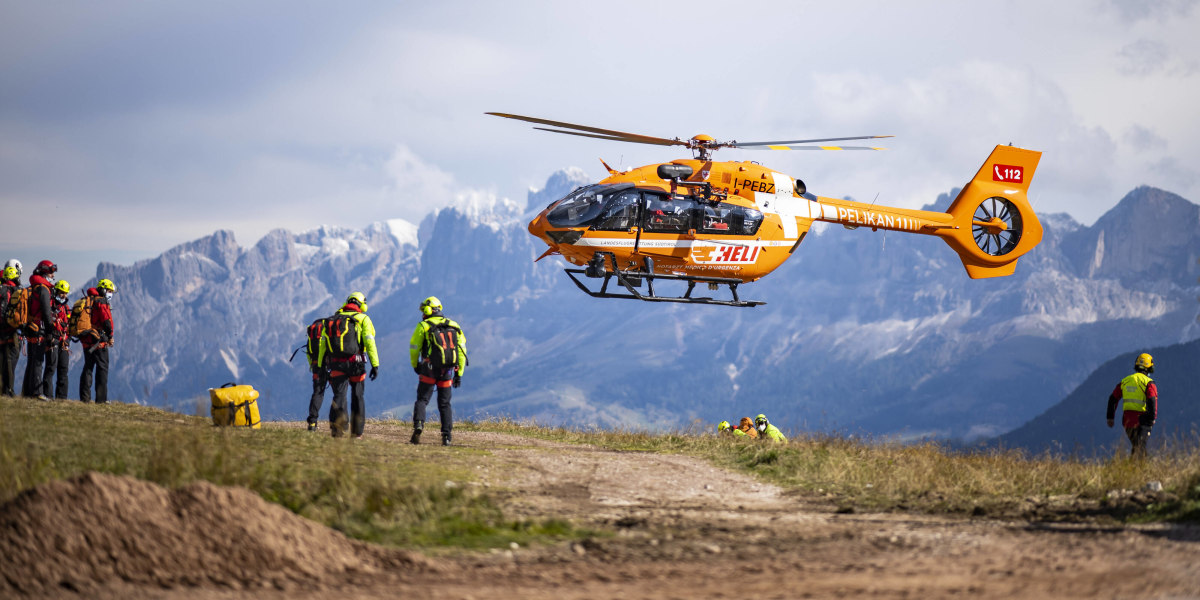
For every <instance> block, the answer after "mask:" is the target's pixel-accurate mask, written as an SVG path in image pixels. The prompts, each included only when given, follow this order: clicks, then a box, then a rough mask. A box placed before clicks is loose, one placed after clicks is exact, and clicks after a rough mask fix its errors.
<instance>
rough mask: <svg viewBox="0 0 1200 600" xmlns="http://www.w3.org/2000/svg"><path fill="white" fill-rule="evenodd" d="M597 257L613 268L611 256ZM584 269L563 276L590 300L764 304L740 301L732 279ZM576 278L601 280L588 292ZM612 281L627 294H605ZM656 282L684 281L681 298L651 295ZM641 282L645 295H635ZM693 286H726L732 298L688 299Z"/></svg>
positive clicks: (593, 266) (734, 280) (725, 304)
mask: <svg viewBox="0 0 1200 600" xmlns="http://www.w3.org/2000/svg"><path fill="white" fill-rule="evenodd" d="M597 254H604V255H608V256H607V257H606V258H610V259H611V260H612V263H613V264H614V266H615V263H616V260H615V257H612V255H611V254H609V253H607V252H605V253H597ZM588 267H589V268H587V269H563V270H564V271H565V272H566V273H567V276H568V277H570V278H571V281H574V282H575V285H576V286H578V287H579V289H581V290H583V292H584V293H585V294H587V295H589V296H591V297H593V298H625V299H628V300H645V301H646V302H678V303H682V304H716V305H719V306H758V305H760V304H766V302H762V301H759V300H742V299H741V298H739V297H738V291H737V286H738V284H741V283H744V282H743V281H742V280H741V279H734V278H732V277H696V276H691V275H662V274H651V273H649V272H647V271H621V270H618V269H613V270H607V269H604V265H603V264H602V263H601V264H589V265H588ZM597 267H599V268H597ZM577 275H584V276H586V277H590V278H593V279H599V278H603V279H604V281H603V282H602V283H601V284H600V289H599V290H598V291H592V290H591V289H589V288H588V287H587V286H586V285H584V283H583V282H582V281H580V280H579V278H578V277H577ZM614 279H615V280H616V282H617V285H620V286H621V287H623V288H625V290H626V291H628V292H629V293H628V294H623V293H614V292H610V291H608V286H609V283H611V282H612V280H614ZM659 279H665V280H668V281H684V282H687V291H686V292H684V294H683V295H682V296H659V295H657V294H655V293H654V281H655V280H659ZM643 280H644V281H645V282H646V293H642V292H639V291H638V290H637V289H636V288H639V287H641V285H642V281H643ZM697 283H706V284H708V285H709V288H710V289H715V288H716V286H719V285H727V286H729V293H730V294H731V295H732V296H733V299H732V300H719V299H716V298H709V297H706V296H699V297H697V296H692V292H693V291H694V290H695V288H696V284H697Z"/></svg>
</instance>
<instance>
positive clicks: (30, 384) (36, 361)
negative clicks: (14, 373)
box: [21, 340, 46, 398]
mask: <svg viewBox="0 0 1200 600" xmlns="http://www.w3.org/2000/svg"><path fill="white" fill-rule="evenodd" d="M25 353H26V354H27V355H28V356H27V357H26V360H25V379H24V380H22V381H21V395H22V396H25V397H26V398H35V397H37V395H38V394H41V393H42V369H43V368H44V367H45V364H46V342H45V340H39V341H30V342H29V343H28V344H25Z"/></svg>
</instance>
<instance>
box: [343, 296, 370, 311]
mask: <svg viewBox="0 0 1200 600" xmlns="http://www.w3.org/2000/svg"><path fill="white" fill-rule="evenodd" d="M351 302H353V303H355V304H357V305H358V307H359V308H361V309H362V311H363V312H367V297H366V296H364V295H363V293H362V292H351V293H350V295H349V296H347V297H346V304H350V303H351Z"/></svg>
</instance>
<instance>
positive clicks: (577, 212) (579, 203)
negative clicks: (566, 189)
mask: <svg viewBox="0 0 1200 600" xmlns="http://www.w3.org/2000/svg"><path fill="white" fill-rule="evenodd" d="M632 187H633V185H632V184H628V183H625V184H617V185H610V184H603V185H602V184H596V185H589V186H586V187H581V188H579V189H577V190H575V191H574V192H571V193H570V194H567V197H565V198H563V199H562V200H559V201H558V203H557V204H555V205H554V208H552V209H551V210H550V213H549V214H547V215H546V220H547V221H549V223H550V225H551V226H554V227H585V226H587V225H591V224H592V221H595V220H596V219H597V218H598V217H600V214H601V212H603V211H604V204H605V202H606V201H608V200H609V199H610V198H613V197H615V196H617V195H619V194H620V193H621V192H623V191H625V190H628V189H630V188H632Z"/></svg>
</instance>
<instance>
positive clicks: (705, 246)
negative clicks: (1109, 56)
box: [485, 112, 1042, 307]
mask: <svg viewBox="0 0 1200 600" xmlns="http://www.w3.org/2000/svg"><path fill="white" fill-rule="evenodd" d="M485 114H488V115H492V116H497V117H504V118H507V119H516V120H519V121H526V122H529V123H534V124H537V125H545V126H546V127H534V129H538V130H541V131H549V132H552V133H562V134H567V135H575V136H582V137H589V138H596V139H601V140H609V141H619V142H630V143H636V144H651V145H657V146H682V147H684V148H687V149H689V150H691V151H692V158H691V159H677V160H672V161H671V162H667V163H660V164H651V165H646V166H642V167H636V168H631V169H627V170H624V171H618V170H616V169H613V168H612V167H610V166H609V165H608V163H606V162H604V160H603V159H602V160H601V161H600V162H601V164H603V165H604V168H605V169H607V170H608V174H609V175H608V177H606V178H604V179H603V180H601V181H599V182H597V183H595V184H592V185H587V186H583V187H580V188H577V189H575V190H574V191H572V192H571V193H569V194H567V195H566V196H564V197H563V198H560V199H558V200H555V201H554V202H551V203H550V204H549V205H548V206H547V207H546V208H545V209H544V210H542V211H541V212H540V213H539V214H538V215H537V216H536V217H535V218H534V219H533V220H532V221H530V223H529V227H528V229H529V233H531V234H533V235H534V236H535V237H537V238H539V239H540V240H542V241H543V242H545V243H546V245H547V246H549V249H548V250H546V252H545V253H543V254H542V255H541V256H539V257H538V258H537V260H541V259H542V258H545V257H547V256H551V255H555V254H557V255H561V256H562V257H563V258H564V259H566V260H567V262H569V263H571V264H573V265H575V266H577V267H582V268H567V269H565V271H566V273H567V275H568V277H570V279H571V280H572V281H573V282H574V283H575V285H576V286H578V287H579V289H581V290H583V291H584V292H585V293H587V294H588V295H590V296H592V297H596V298H625V299H634V300H644V301H648V302H679V303H687V304H716V305H724V306H739V307H752V306H758V305H761V304H765V302H762V301H757V300H744V299H742V298H741V296H740V295H739V294H738V286H739V285H741V284H744V283H750V282H753V281H757V280H758V279H760V278H762V277H764V276H766V275H767V274H769V273H771V272H772V271H774V270H775V269H776V268H778V267H779V266H780V265H782V264H783V262H784V261H785V260H787V259H788V257H790V256H791V255H792V254H794V253H795V252H796V249H797V248H799V247H800V243H801V242H803V241H804V238H805V236H806V235H807V234H808V232H809V230H810V228H811V227H812V224H813V223H815V222H818V221H819V222H826V223H838V224H840V225H842V226H844V227H845V228H847V229H857V228H859V227H869V228H871V230H872V231H879V230H881V229H882V230H884V231H897V232H902V233H915V234H920V235H934V236H938V237H940V238H942V239H943V240H945V242H946V243H947V244H948V245H949V246H950V248H951V249H952V250H954V252H956V253H957V254H958V256H959V258H960V259H961V261H962V263H963V266H964V267H965V268H966V271H967V276H968V277H970V278H972V279H983V278H989V277H1003V276H1006V275H1011V274H1012V273H1013V272H1014V270H1015V268H1016V264H1017V259H1018V258H1020V257H1021V256H1023V255H1024V254H1026V253H1027V252H1029V251H1030V250H1032V249H1033V248H1034V247H1035V246H1037V245H1038V243H1040V242H1041V240H1042V226H1041V223H1040V222H1039V221H1038V218H1037V215H1036V214H1035V213H1034V212H1033V208H1032V207H1031V206H1030V204H1029V201H1028V199H1027V198H1026V192H1027V191H1028V189H1029V183H1030V181H1031V180H1032V179H1033V174H1034V171H1035V170H1036V169H1037V165H1038V161H1039V160H1040V159H1041V155H1042V153H1041V152H1038V151H1034V150H1026V149H1023V148H1017V147H1014V146H1012V145H1007V146H1004V145H998V146H996V147H995V149H994V150H992V153H991V155H989V156H988V158H987V160H986V161H984V163H983V165H982V166H981V167H980V169H979V171H978V172H977V173H976V174H975V176H974V177H973V178H972V179H971V180H970V181H968V182H967V184H966V185H965V186H964V187H963V188H962V190H961V191H960V192H959V194H958V196H957V197H956V198H955V199H954V201H953V202H951V203H950V206H949V208H948V209H947V211H946V212H944V213H939V212H933V211H924V210H913V209H904V208H895V207H888V206H880V205H876V204H874V203H872V204H865V203H861V202H855V201H853V200H847V199H838V198H827V197H823V196H817V195H814V194H811V193H809V192H808V190H807V188H806V186H805V184H804V182H803V181H802V180H800V179H795V178H792V177H790V176H788V175H785V174H783V173H780V172H778V171H775V170H772V169H769V168H766V167H764V166H762V165H761V164H759V163H757V162H753V161H715V160H713V158H712V154H713V152H715V151H716V150H719V149H722V148H741V149H765V150H883V148H879V147H874V146H835V145H822V144H828V143H830V142H843V141H852V140H869V139H877V138H887V137H892V136H882V135H871V136H854V137H838V138H819V139H807V140H783V141H767V142H737V141H734V140H730V141H719V140H716V139H714V138H713V137H712V136H709V135H704V134H701V135H696V136H693V137H691V138H689V139H681V138H663V137H655V136H649V135H642V134H636V133H626V132H622V131H616V130H611V129H601V128H598V127H588V126H585V125H577V124H573V123H566V122H562V121H552V120H548V119H541V118H536V117H527V116H522V115H515V114H510V113H498V112H489V113H485ZM580 276H582V277H584V278H587V279H599V280H602V281H601V282H600V283H599V284H598V285H599V287H598V289H593V287H589V285H587V284H585V283H584V281H583V280H581V278H580ZM655 281H679V282H683V283H685V284H686V285H687V289H686V291H685V292H684V293H683V294H682V295H675V296H672V295H660V294H657V293H655V290H654V282H655ZM643 284H644V285H645V288H646V289H645V291H642V290H641V288H642V287H643ZM702 284H703V285H707V287H708V289H709V290H719V289H720V288H721V287H722V286H724V287H726V288H728V290H729V292H730V295H731V299H724V298H716V297H711V296H699V295H695V294H694V292H695V289H696V286H697V285H702Z"/></svg>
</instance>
